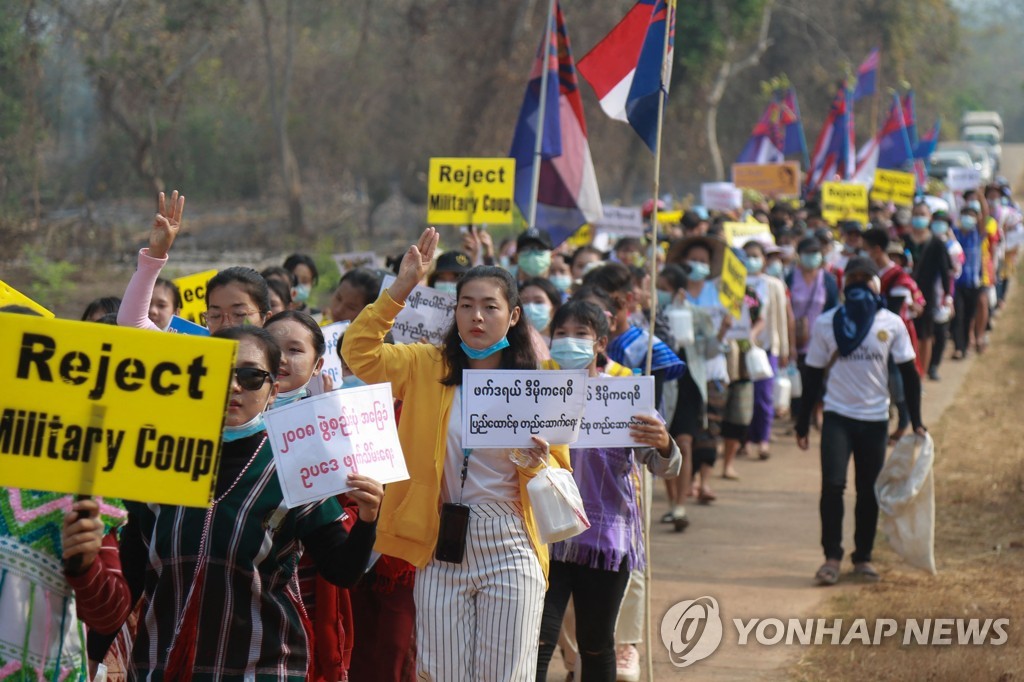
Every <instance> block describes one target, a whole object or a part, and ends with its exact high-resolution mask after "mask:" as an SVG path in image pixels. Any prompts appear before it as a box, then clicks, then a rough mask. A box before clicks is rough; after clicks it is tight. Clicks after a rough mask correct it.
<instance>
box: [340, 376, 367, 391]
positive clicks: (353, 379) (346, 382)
mask: <svg viewBox="0 0 1024 682" xmlns="http://www.w3.org/2000/svg"><path fill="white" fill-rule="evenodd" d="M365 385H366V382H365V381H363V380H362V379H360V378H359V377H357V376H356V375H355V374H349V375H348V376H347V377H344V378H343V379H342V380H341V390H345V389H346V388H359V387H360V386H365Z"/></svg>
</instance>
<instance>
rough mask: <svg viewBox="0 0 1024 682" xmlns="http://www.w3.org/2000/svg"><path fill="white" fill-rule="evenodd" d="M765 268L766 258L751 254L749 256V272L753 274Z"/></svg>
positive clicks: (759, 272) (757, 273)
mask: <svg viewBox="0 0 1024 682" xmlns="http://www.w3.org/2000/svg"><path fill="white" fill-rule="evenodd" d="M763 269H764V259H763V258H761V257H760V256H751V257H749V258H747V272H748V273H749V274H751V275H759V274H761V270H763Z"/></svg>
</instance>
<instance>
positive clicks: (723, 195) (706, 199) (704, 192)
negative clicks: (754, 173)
mask: <svg viewBox="0 0 1024 682" xmlns="http://www.w3.org/2000/svg"><path fill="white" fill-rule="evenodd" d="M700 203H702V204H703V205H704V208H707V209H710V210H713V211H731V210H733V209H736V208H743V190H741V189H740V188H739V187H737V186H736V185H734V184H733V183H731V182H705V183H703V184H702V185H701V186H700Z"/></svg>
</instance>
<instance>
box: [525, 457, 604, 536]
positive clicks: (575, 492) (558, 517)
mask: <svg viewBox="0 0 1024 682" xmlns="http://www.w3.org/2000/svg"><path fill="white" fill-rule="evenodd" d="M526 494H527V495H528V496H529V498H530V505H531V506H532V507H533V517H534V519H535V520H536V522H537V532H538V533H539V534H540V540H541V542H543V543H545V544H549V543H552V542H559V541H561V540H567V539H569V538H571V537H575V536H577V535H579V534H580V533H582V532H583V531H585V530H586V529H588V528H590V520H589V519H588V518H587V512H586V510H584V508H583V497H582V496H581V495H580V489H579V487H578V486H577V485H576V479H574V478H573V477H572V474H571V473H569V471H567V470H565V469H553V468H551V467H544V468H543V469H541V470H540V471H538V472H537V475H536V476H534V477H533V478H532V479H530V482H529V483H527V484H526Z"/></svg>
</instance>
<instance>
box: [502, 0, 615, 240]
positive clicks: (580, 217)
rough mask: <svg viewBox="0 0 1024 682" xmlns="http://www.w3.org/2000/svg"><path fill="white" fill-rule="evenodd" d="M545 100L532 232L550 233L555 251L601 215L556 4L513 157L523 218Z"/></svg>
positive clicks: (527, 207)
mask: <svg viewBox="0 0 1024 682" xmlns="http://www.w3.org/2000/svg"><path fill="white" fill-rule="evenodd" d="M545 68H546V69H547V70H548V81H547V88H546V91H545V92H544V93H541V79H542V75H543V70H544V69H545ZM541 97H544V98H545V104H544V122H543V124H542V125H541V126H540V127H541V130H542V135H543V138H542V144H541V168H540V183H539V186H538V192H537V219H536V222H535V224H534V225H530V227H538V228H541V229H546V230H547V231H548V233H549V234H550V235H551V241H552V243H553V245H554V246H557V245H559V244H561V243H562V242H564V241H565V240H566V239H568V238H569V237H570V236H572V234H573V233H574V232H576V230H578V229H579V228H580V227H581V226H582V225H584V224H585V223H594V222H597V221H598V220H600V219H601V216H602V211H601V195H600V193H599V192H598V189H597V175H596V173H595V172H594V161H593V159H591V157H590V145H589V144H588V142H587V123H586V120H585V119H584V118H583V100H582V98H581V97H580V89H579V79H578V78H577V77H576V66H575V64H574V62H573V58H572V48H571V46H570V45H569V34H568V33H567V32H566V29H565V22H564V20H563V18H562V8H561V7H560V6H559V5H558V3H557V2H556V3H555V13H554V16H553V17H552V24H551V25H550V26H549V27H548V30H547V31H546V32H545V36H544V38H543V39H542V40H541V45H540V48H539V49H538V51H537V59H536V61H535V62H534V65H533V70H532V71H531V72H530V82H529V83H527V85H526V95H525V96H524V97H523V106H522V108H521V109H520V110H519V120H518V121H517V122H516V130H515V135H514V136H513V138H512V150H511V152H510V153H509V156H511V157H513V158H514V159H515V160H516V186H515V197H516V205H518V206H519V210H520V211H522V213H523V215H524V216H529V212H530V196H531V193H532V189H533V164H534V148H535V145H536V141H537V129H538V119H539V118H540V116H539V112H540V102H541Z"/></svg>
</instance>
